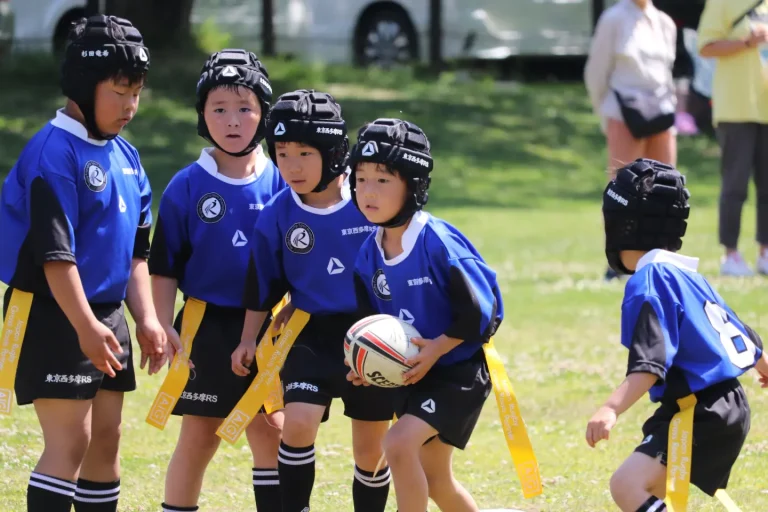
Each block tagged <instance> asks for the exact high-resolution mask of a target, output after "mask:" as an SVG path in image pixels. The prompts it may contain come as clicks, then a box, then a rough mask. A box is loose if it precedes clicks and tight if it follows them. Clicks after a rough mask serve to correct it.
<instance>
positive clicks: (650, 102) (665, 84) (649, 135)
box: [584, 0, 677, 280]
mask: <svg viewBox="0 0 768 512" xmlns="http://www.w3.org/2000/svg"><path fill="white" fill-rule="evenodd" d="M676 42H677V28H676V27H675V23H674V22H673V21H672V18H670V17H669V16H668V15H666V14H664V13H663V12H661V11H659V10H658V9H657V8H656V7H655V6H654V5H653V2H652V1H651V0H619V1H618V2H617V3H616V4H614V5H613V6H612V7H609V8H608V9H606V10H605V11H603V13H602V14H601V15H600V18H599V19H598V21H597V26H596V27H595V33H594V35H593V37H592V43H591V47H590V50H589V57H588V58H587V64H586V67H585V68H584V82H585V84H586V86H587V92H588V93H589V99H590V101H591V103H592V108H593V109H594V111H595V114H597V115H598V116H599V117H600V120H601V123H600V125H601V128H602V131H603V133H604V134H605V137H606V140H607V143H608V172H607V174H608V181H611V180H613V179H614V178H615V177H616V170H617V169H619V168H621V167H623V166H624V165H627V164H629V163H630V162H634V161H635V160H636V159H638V158H651V159H653V160H657V161H660V162H664V163H667V164H670V165H672V166H674V165H676V163H677V138H676V135H675V131H674V122H675V110H676V104H677V101H676V95H675V87H674V82H673V80H672V65H673V64H674V62H675V50H676V46H675V45H676ZM619 97H621V99H622V101H621V102H620V101H619ZM622 103H623V104H624V108H622ZM638 125H639V127H638ZM616 277H618V275H617V274H616V272H615V271H614V270H613V269H611V268H610V267H608V269H607V270H606V273H605V279H606V280H611V279H614V278H616Z"/></svg>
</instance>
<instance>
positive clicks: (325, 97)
mask: <svg viewBox="0 0 768 512" xmlns="http://www.w3.org/2000/svg"><path fill="white" fill-rule="evenodd" d="M266 138H267V143H268V148H269V153H270V156H271V157H272V159H273V160H274V161H275V162H276V163H277V166H278V167H279V169H280V174H281V175H282V176H283V179H285V181H286V182H287V183H288V185H289V187H290V189H285V190H283V191H282V192H280V193H279V194H277V195H276V196H275V197H274V198H273V199H272V201H270V203H269V204H268V205H267V206H266V207H265V208H264V210H263V211H262V213H261V215H260V216H259V219H258V221H257V223H256V230H255V233H254V237H253V241H252V242H253V253H252V254H253V256H252V260H251V265H250V267H249V274H248V279H247V283H246V307H247V308H248V314H247V319H246V324H245V328H244V330H243V336H242V342H241V344H240V346H239V347H238V348H237V350H236V351H235V352H234V353H233V354H232V369H233V371H234V372H235V373H237V374H238V375H245V374H247V373H248V371H249V370H248V369H247V368H246V366H247V365H248V364H250V363H251V361H252V360H253V357H254V352H255V350H256V342H257V333H258V331H259V329H260V327H261V326H262V324H263V323H264V320H265V318H266V316H267V313H268V312H269V311H270V309H271V308H272V307H273V306H274V305H275V304H276V303H277V302H278V301H279V300H280V298H281V297H282V296H283V295H284V294H285V293H286V292H290V294H291V305H292V307H294V308H298V309H300V310H302V311H305V312H307V313H309V314H310V315H311V318H310V320H309V323H308V324H307V325H306V327H305V328H304V329H303V330H302V332H301V333H300V334H299V335H298V338H297V339H296V342H295V344H294V345H293V348H292V349H291V351H290V353H289V354H288V357H287V360H286V361H285V365H284V366H283V369H282V372H281V379H282V381H283V386H284V389H285V395H284V401H285V425H284V429H283V439H282V443H281V444H280V451H279V455H278V462H279V464H278V468H279V474H280V490H281V495H282V500H283V511H284V512H302V511H308V510H309V502H310V495H311V493H312V487H313V485H314V480H315V448H314V442H315V438H316V437H317V431H318V429H319V427H320V423H321V422H322V421H324V420H325V419H327V417H328V408H329V406H330V404H331V400H332V398H336V397H341V399H342V400H343V401H344V414H345V415H346V416H348V417H350V418H352V445H353V454H354V459H355V470H354V481H353V488H352V489H353V501H354V509H355V510H356V511H357V512H377V511H378V512H381V511H383V510H384V507H385V505H386V502H387V495H388V493H389V479H390V478H389V468H388V467H386V466H385V467H384V468H382V469H380V470H379V472H378V473H377V474H376V475H375V476H374V474H373V471H374V470H375V469H376V464H377V462H378V461H379V460H380V458H381V455H382V449H381V442H382V439H383V438H384V434H385V433H386V431H387V428H388V426H389V420H391V419H392V414H393V410H392V408H391V407H390V405H389V403H390V402H389V397H390V393H389V392H388V390H385V389H383V388H372V389H362V388H356V387H354V386H352V385H351V384H350V383H349V382H347V380H346V379H345V375H346V369H345V366H344V363H343V360H344V347H343V339H344V335H345V333H346V331H347V330H348V329H349V327H351V326H352V324H353V323H354V322H355V321H356V320H358V319H359V317H358V316H357V315H356V304H355V295H354V287H353V280H352V267H353V264H354V259H355V257H356V255H357V251H358V250H359V248H360V244H361V243H362V242H363V240H365V237H366V235H367V234H369V233H370V232H371V230H372V229H373V227H372V226H371V224H370V223H368V222H367V221H366V220H365V217H363V216H362V215H361V214H360V212H358V211H357V209H356V208H355V207H354V205H353V204H352V203H351V201H350V191H349V185H348V183H347V182H346V174H345V173H344V171H345V169H346V159H347V156H348V153H347V151H348V147H349V146H348V145H349V143H348V138H347V129H346V124H345V122H344V119H343V118H342V116H341V107H340V106H339V105H338V103H336V101H335V100H334V99H333V98H332V97H331V96H330V95H329V94H325V93H322V92H314V91H306V90H299V91H294V92H291V93H288V94H284V95H282V96H281V97H280V98H279V99H278V101H277V103H276V104H275V105H274V107H273V108H272V110H271V111H270V114H269V118H268V121H267V135H266Z"/></svg>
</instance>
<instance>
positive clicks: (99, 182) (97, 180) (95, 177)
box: [83, 160, 107, 192]
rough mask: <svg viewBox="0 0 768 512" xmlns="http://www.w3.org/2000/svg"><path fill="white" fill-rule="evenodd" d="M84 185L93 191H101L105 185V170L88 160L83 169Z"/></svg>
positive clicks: (97, 163)
mask: <svg viewBox="0 0 768 512" xmlns="http://www.w3.org/2000/svg"><path fill="white" fill-rule="evenodd" d="M83 177H84V178H85V184H86V186H87V187H88V188H89V189H91V190H93V191H94V192H101V191H102V190H104V189H105V188H106V187H107V172H106V171H105V170H104V168H103V167H102V166H101V165H100V164H99V162H94V161H93V160H89V161H88V163H86V164H85V170H84V171H83Z"/></svg>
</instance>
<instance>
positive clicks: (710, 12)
mask: <svg viewBox="0 0 768 512" xmlns="http://www.w3.org/2000/svg"><path fill="white" fill-rule="evenodd" d="M698 32H699V41H698V45H699V53H700V54H701V56H702V57H712V58H714V59H716V65H715V74H714V82H713V90H712V102H713V124H714V125H715V126H716V130H717V139H718V142H719V144H720V148H721V150H722V152H721V175H722V186H721V191H720V219H719V237H720V243H721V244H722V245H723V246H724V247H725V256H724V257H723V259H722V263H721V266H720V273H721V274H722V275H732V276H749V275H752V274H753V273H754V272H753V270H752V268H750V266H749V265H748V264H747V262H746V261H745V260H744V258H742V256H741V254H740V253H739V251H738V241H739V232H740V230H741V210H742V207H743V205H744V201H746V199H747V189H748V187H749V178H750V176H752V177H753V178H754V180H755V187H756V189H757V242H758V243H759V244H760V253H759V255H758V258H757V271H758V272H760V273H761V274H768V0H759V1H756V0H707V4H706V6H705V8H704V12H703V13H702V16H701V21H700V23H699V30H698Z"/></svg>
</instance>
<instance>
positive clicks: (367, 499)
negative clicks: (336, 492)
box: [352, 466, 391, 512]
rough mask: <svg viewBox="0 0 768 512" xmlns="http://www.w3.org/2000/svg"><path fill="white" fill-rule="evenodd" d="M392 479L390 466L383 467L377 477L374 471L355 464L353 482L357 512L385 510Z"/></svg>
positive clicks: (353, 499) (353, 495)
mask: <svg viewBox="0 0 768 512" xmlns="http://www.w3.org/2000/svg"><path fill="white" fill-rule="evenodd" d="M390 480H391V478H390V474H389V466H385V467H383V468H381V469H380V470H379V471H378V473H376V476H375V477H374V476H373V472H372V471H365V470H363V469H360V468H359V467H357V466H355V479H354V481H353V482H352V501H353V503H354V504H355V512H384V508H386V506H387V496H388V495H389V482H390Z"/></svg>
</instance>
